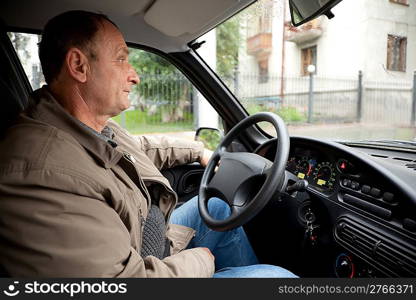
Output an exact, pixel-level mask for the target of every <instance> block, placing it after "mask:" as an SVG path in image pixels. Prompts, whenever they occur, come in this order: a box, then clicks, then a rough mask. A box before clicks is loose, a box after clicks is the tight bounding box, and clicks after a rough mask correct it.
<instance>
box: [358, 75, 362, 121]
mask: <svg viewBox="0 0 416 300" xmlns="http://www.w3.org/2000/svg"><path fill="white" fill-rule="evenodd" d="M357 92H358V93H357V94H358V95H357V122H358V123H360V122H361V119H362V114H363V71H361V70H360V71H358V91H357Z"/></svg>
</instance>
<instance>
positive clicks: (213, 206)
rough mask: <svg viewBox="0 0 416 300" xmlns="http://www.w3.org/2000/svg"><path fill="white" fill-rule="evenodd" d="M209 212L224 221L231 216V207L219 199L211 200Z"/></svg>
mask: <svg viewBox="0 0 416 300" xmlns="http://www.w3.org/2000/svg"><path fill="white" fill-rule="evenodd" d="M208 211H209V213H210V215H211V216H212V217H213V218H214V219H217V220H224V219H226V218H227V217H228V216H229V215H230V214H231V209H230V206H229V205H228V204H227V203H225V201H223V200H221V199H219V198H211V199H209V201H208Z"/></svg>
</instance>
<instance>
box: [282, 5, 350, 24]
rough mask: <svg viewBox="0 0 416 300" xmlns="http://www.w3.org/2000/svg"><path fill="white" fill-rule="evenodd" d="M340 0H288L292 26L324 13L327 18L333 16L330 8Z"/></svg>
mask: <svg viewBox="0 0 416 300" xmlns="http://www.w3.org/2000/svg"><path fill="white" fill-rule="evenodd" d="M341 1H342V0H289V6H290V16H291V17H292V24H293V25H294V26H299V25H302V24H303V23H306V22H308V21H310V20H313V19H315V18H316V17H319V16H320V15H326V16H327V17H328V19H331V18H333V17H334V14H333V13H332V12H331V8H333V7H334V6H335V5H337V4H338V3H340V2H341Z"/></svg>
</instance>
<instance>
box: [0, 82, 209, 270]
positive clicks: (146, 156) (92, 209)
mask: <svg viewBox="0 0 416 300" xmlns="http://www.w3.org/2000/svg"><path fill="white" fill-rule="evenodd" d="M33 100H34V102H35V103H36V104H34V105H32V106H31V108H30V109H28V110H27V111H26V112H25V113H24V114H22V115H21V117H20V119H19V121H18V122H17V124H16V125H14V126H13V127H11V128H10V129H9V130H8V132H7V134H6V136H5V138H3V139H1V140H0V241H1V242H0V267H1V268H2V269H4V270H5V272H6V273H7V274H8V275H10V276H14V277H33V276H36V277H39V276H40V277H211V276H212V274H213V272H214V262H213V260H212V259H211V257H210V255H209V254H208V253H207V252H206V251H204V250H202V249H200V248H196V249H189V250H183V249H185V248H186V246H187V244H188V243H189V241H190V239H191V238H192V237H193V234H194V231H193V230H192V229H191V228H187V227H184V226H178V225H170V226H169V228H168V233H167V236H168V237H169V239H170V240H171V254H172V255H171V256H169V257H166V258H165V259H163V260H159V259H157V258H155V257H152V256H148V257H146V258H144V259H143V258H142V257H141V256H140V249H141V243H142V231H143V223H144V220H145V219H146V216H147V213H148V207H149V203H148V200H147V199H150V197H149V196H148V195H147V198H146V197H145V195H143V193H144V194H148V190H147V188H146V185H147V186H148V185H149V184H154V186H155V187H158V188H159V189H160V208H161V210H162V212H163V213H164V215H165V217H166V220H167V221H168V219H169V216H170V214H171V212H172V210H173V209H174V207H175V205H176V202H177V196H176V194H175V192H174V191H173V190H172V188H171V187H170V185H169V182H168V181H167V180H166V178H164V177H163V176H162V175H161V173H160V171H159V170H161V169H163V168H168V167H172V166H175V165H180V164H185V163H190V162H194V161H198V160H199V159H200V156H201V155H202V150H203V146H202V144H200V143H196V142H195V143H193V142H180V141H178V140H174V141H173V140H168V139H167V138H155V137H140V138H133V137H132V136H130V135H129V134H128V133H127V132H126V131H124V130H123V129H122V128H121V127H119V126H118V125H116V124H115V123H114V122H110V124H109V125H110V126H111V127H112V128H113V130H114V132H115V135H116V136H115V138H114V140H115V141H116V142H117V143H118V146H117V147H116V148H113V147H112V146H110V145H109V144H108V143H106V142H105V141H103V140H101V139H100V138H98V137H96V136H94V134H93V133H92V132H90V131H88V130H87V129H86V128H83V127H82V126H80V124H79V123H78V122H77V121H76V120H75V119H74V118H73V117H72V116H71V115H69V114H68V113H67V112H66V111H65V110H63V108H62V107H61V106H60V105H59V104H58V103H57V102H56V100H55V99H53V97H52V95H51V94H50V93H49V92H48V91H47V88H45V87H44V88H42V89H40V90H38V91H36V92H35V93H34V96H33ZM142 191H143V192H142Z"/></svg>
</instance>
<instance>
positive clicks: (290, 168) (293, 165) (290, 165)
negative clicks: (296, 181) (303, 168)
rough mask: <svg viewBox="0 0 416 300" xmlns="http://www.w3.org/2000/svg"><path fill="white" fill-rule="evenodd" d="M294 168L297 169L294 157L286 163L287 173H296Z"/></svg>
mask: <svg viewBox="0 0 416 300" xmlns="http://www.w3.org/2000/svg"><path fill="white" fill-rule="evenodd" d="M296 167H297V163H296V157H290V158H289V159H288V161H287V164H286V169H287V170H288V171H289V172H292V173H296Z"/></svg>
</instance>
